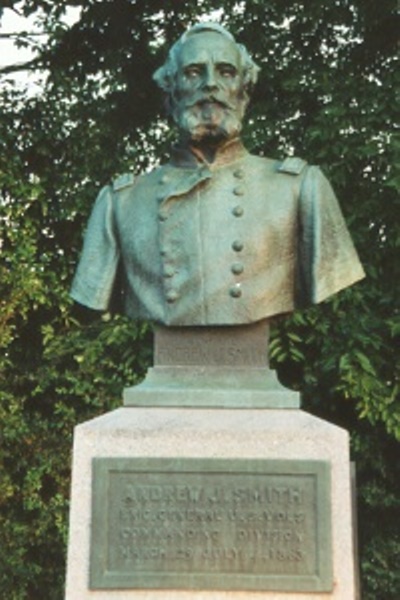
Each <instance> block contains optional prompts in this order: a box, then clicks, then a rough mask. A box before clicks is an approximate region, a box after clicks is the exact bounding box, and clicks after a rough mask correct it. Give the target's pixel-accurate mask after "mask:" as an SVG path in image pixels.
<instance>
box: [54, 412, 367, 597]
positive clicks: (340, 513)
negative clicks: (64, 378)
mask: <svg viewBox="0 0 400 600" xmlns="http://www.w3.org/2000/svg"><path fill="white" fill-rule="evenodd" d="M96 457H101V458H107V457H113V458H132V457H136V458H143V459H145V458H146V459H148V458H157V459H161V458H164V459H165V458H171V459H175V458H176V457H186V458H191V459H216V458H218V459H219V460H220V459H234V460H241V461H242V460H246V459H247V460H252V461H253V460H254V459H263V460H265V459H275V460H289V461H298V460H300V459H301V461H305V460H306V461H307V460H308V461H314V460H317V461H326V462H327V463H329V465H330V472H331V492H330V497H331V528H332V569H333V588H332V590H331V591H330V592H287V591H273V590H272V591H246V590H241V591H234V590H227V591H223V590H220V591H218V590H185V589H179V590H177V589H168V590H167V589H158V590H155V589H154V590H153V589H120V590H116V589H115V590H113V589H104V590H90V589H89V571H90V566H89V560H90V546H91V541H90V539H91V519H92V500H93V498H92V460H93V459H94V458H96ZM351 532H352V507H351V485H350V463H349V455H348V434H347V432H346V431H344V430H342V429H340V428H338V427H336V426H333V425H331V424H329V423H327V422H325V421H322V420H320V419H317V418H315V417H312V416H310V415H308V414H307V413H305V412H303V411H300V410H282V409H275V410H274V409H269V410H265V409H240V410H235V409H215V408H214V409H179V408H133V407H132V408H131V407H130V408H121V409H118V410H116V411H114V412H112V413H109V414H107V415H104V416H102V417H99V418H96V419H94V420H92V421H89V422H87V423H84V424H82V425H79V426H78V427H77V428H76V431H75V442H74V462H73V482H72V498H71V516H70V543H69V555H68V576H67V593H66V598H67V600H89V599H93V600H100V599H104V600H105V599H107V600H136V599H141V600H142V599H143V600H161V599H163V600H164V599H165V600H189V599H190V600H211V599H212V600H228V598H229V599H234V600H244V599H246V600H250V599H254V600H267V599H268V600H272V599H273V600H295V599H296V600H300V599H301V600H305V599H315V600H327V599H328V598H329V599H332V600H353V599H355V598H356V590H355V576H354V573H355V568H354V567H355V565H354V554H353V541H352V533H351Z"/></svg>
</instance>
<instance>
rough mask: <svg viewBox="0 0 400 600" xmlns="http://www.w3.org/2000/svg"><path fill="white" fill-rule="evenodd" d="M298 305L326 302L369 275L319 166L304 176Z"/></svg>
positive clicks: (300, 214) (301, 199) (309, 170)
mask: <svg viewBox="0 0 400 600" xmlns="http://www.w3.org/2000/svg"><path fill="white" fill-rule="evenodd" d="M299 226H300V235H299V265H298V267H299V285H298V287H299V289H298V300H299V301H298V305H300V306H307V305H309V304H316V303H318V302H322V301H323V300H325V298H327V297H328V296H331V295H332V294H334V293H336V292H338V291H339V290H341V289H343V288H345V287H348V286H350V285H352V284H353V283H355V282H356V281H358V280H360V279H362V278H363V277H364V276H365V274H364V270H363V268H362V266H361V263H360V261H359V259H358V255H357V252H356V250H355V248H354V245H353V242H352V239H351V237H350V234H349V231H348V229H347V226H346V223H345V221H344V218H343V215H342V212H341V210H340V207H339V204H338V201H337V199H336V197H335V194H334V192H333V190H332V187H331V185H330V183H329V182H328V180H327V179H326V178H325V176H324V175H323V174H322V172H321V171H320V169H319V168H318V167H309V168H308V169H307V172H306V174H305V177H304V179H303V183H302V187H301V192H300V206H299Z"/></svg>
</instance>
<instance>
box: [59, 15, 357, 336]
mask: <svg viewBox="0 0 400 600" xmlns="http://www.w3.org/2000/svg"><path fill="white" fill-rule="evenodd" d="M257 72H258V67H257V66H256V65H255V64H254V62H253V61H252V59H251V58H250V56H249V54H248V53H247V51H246V49H245V48H244V47H243V46H240V45H238V44H237V43H236V42H235V40H234V39H233V37H232V36H231V35H230V34H229V33H228V32H227V31H226V30H225V29H224V28H222V27H221V26H220V25H217V24H213V23H206V24H198V25H195V26H194V27H192V28H191V29H189V30H188V31H187V32H186V33H185V34H184V35H183V36H182V37H181V38H180V40H178V42H177V43H176V44H175V45H174V46H173V47H172V48H171V50H170V53H169V56H168V59H167V61H166V63H165V65H164V66H163V67H161V68H160V69H159V70H158V71H157V72H156V74H155V80H156V82H157V83H158V84H159V85H160V86H161V87H162V89H163V90H164V91H165V93H166V95H167V97H168V103H169V108H170V112H171V115H172V117H173V119H174V121H175V122H176V124H177V126H178V128H179V132H180V140H179V143H178V145H177V146H176V147H174V148H173V149H172V152H171V159H170V161H169V162H168V163H167V164H165V165H162V166H160V167H158V168H155V169H154V170H153V171H152V172H150V173H146V174H143V175H140V176H137V177H134V176H133V175H131V174H126V175H123V176H121V177H119V178H118V179H116V180H115V181H114V183H113V184H112V185H109V186H106V187H105V188H103V190H102V191H101V192H100V194H99V196H98V199H97V201H96V204H95V206H94V209H93V212H92V215H91V218H90V221H89V225H88V228H87V232H86V236H85V243H84V249H83V253H82V257H81V260H80V263H79V266H78V270H77V273H76V275H75V279H74V282H73V286H72V292H71V294H72V297H73V298H74V299H75V300H77V301H78V302H79V303H81V304H83V305H85V306H88V307H90V308H93V309H97V310H103V311H104V310H107V309H108V307H109V303H110V299H111V297H112V295H113V293H114V291H115V286H116V285H121V286H122V288H123V295H124V306H125V312H126V314H127V315H129V316H130V317H132V318H134V319H150V320H153V321H154V322H157V323H160V324H163V325H167V326H198V325H200V326H206V325H211V326H214V325H243V324H247V323H251V322H255V321H259V320H262V319H265V318H269V317H272V316H274V315H278V314H282V313H287V312H290V311H293V310H294V309H295V308H297V307H303V306H307V305H310V304H312V303H317V302H321V301H322V300H324V299H325V298H327V297H328V296H330V295H331V294H333V293H335V292H337V291H339V290H340V289H342V288H344V287H347V286H349V285H351V284H352V283H354V282H356V281H357V280H359V279H361V278H362V277H363V276H364V273H363V269H362V267H361V265H360V262H359V260H358V257H357V254H356V251H355V249H354V246H353V243H352V241H351V238H350V235H349V233H348V230H347V228H346V225H345V222H344V219H343V216H342V214H341V211H340V208H339V205H338V203H337V200H336V198H335V195H334V193H333V191H332V188H331V186H330V184H329V182H328V181H327V179H326V178H325V177H324V175H323V174H322V172H321V171H320V169H319V168H318V167H315V166H309V165H307V163H306V162H305V161H304V160H302V159H300V158H293V157H292V158H287V159H285V160H283V161H278V160H271V159H266V158H262V157H257V156H252V155H250V154H249V153H248V152H247V151H246V149H245V148H244V146H243V144H242V142H241V141H240V138H239V135H240V131H241V127H242V121H243V117H244V114H245V110H246V106H247V104H248V100H249V95H250V93H251V89H252V87H253V86H254V84H255V83H256V80H257ZM117 272H118V273H120V274H121V277H119V276H118V277H117Z"/></svg>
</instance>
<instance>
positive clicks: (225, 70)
mask: <svg viewBox="0 0 400 600" xmlns="http://www.w3.org/2000/svg"><path fill="white" fill-rule="evenodd" d="M219 72H220V74H221V75H222V77H227V78H228V77H235V75H236V69H235V68H234V67H228V66H226V67H220V69H219Z"/></svg>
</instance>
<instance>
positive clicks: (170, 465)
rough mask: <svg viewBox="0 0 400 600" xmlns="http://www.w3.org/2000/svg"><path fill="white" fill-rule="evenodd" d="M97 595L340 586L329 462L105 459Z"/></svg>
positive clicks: (96, 497)
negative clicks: (336, 571)
mask: <svg viewBox="0 0 400 600" xmlns="http://www.w3.org/2000/svg"><path fill="white" fill-rule="evenodd" d="M92 519H93V526H92V540H91V569H90V587H91V589H111V588H119V589H127V588H135V589H138V588H148V589H151V588H155V589H157V588H158V589H220V590H286V591H299V592H317V591H330V590H331V589H332V548H331V508H330V467H329V464H328V463H327V462H324V461H305V460H264V459H247V460H243V459H241V460H232V459H205V458H203V459H190V458H185V459H165V458H163V459H162V458H159V459H157V458H96V459H94V460H93V514H92Z"/></svg>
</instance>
